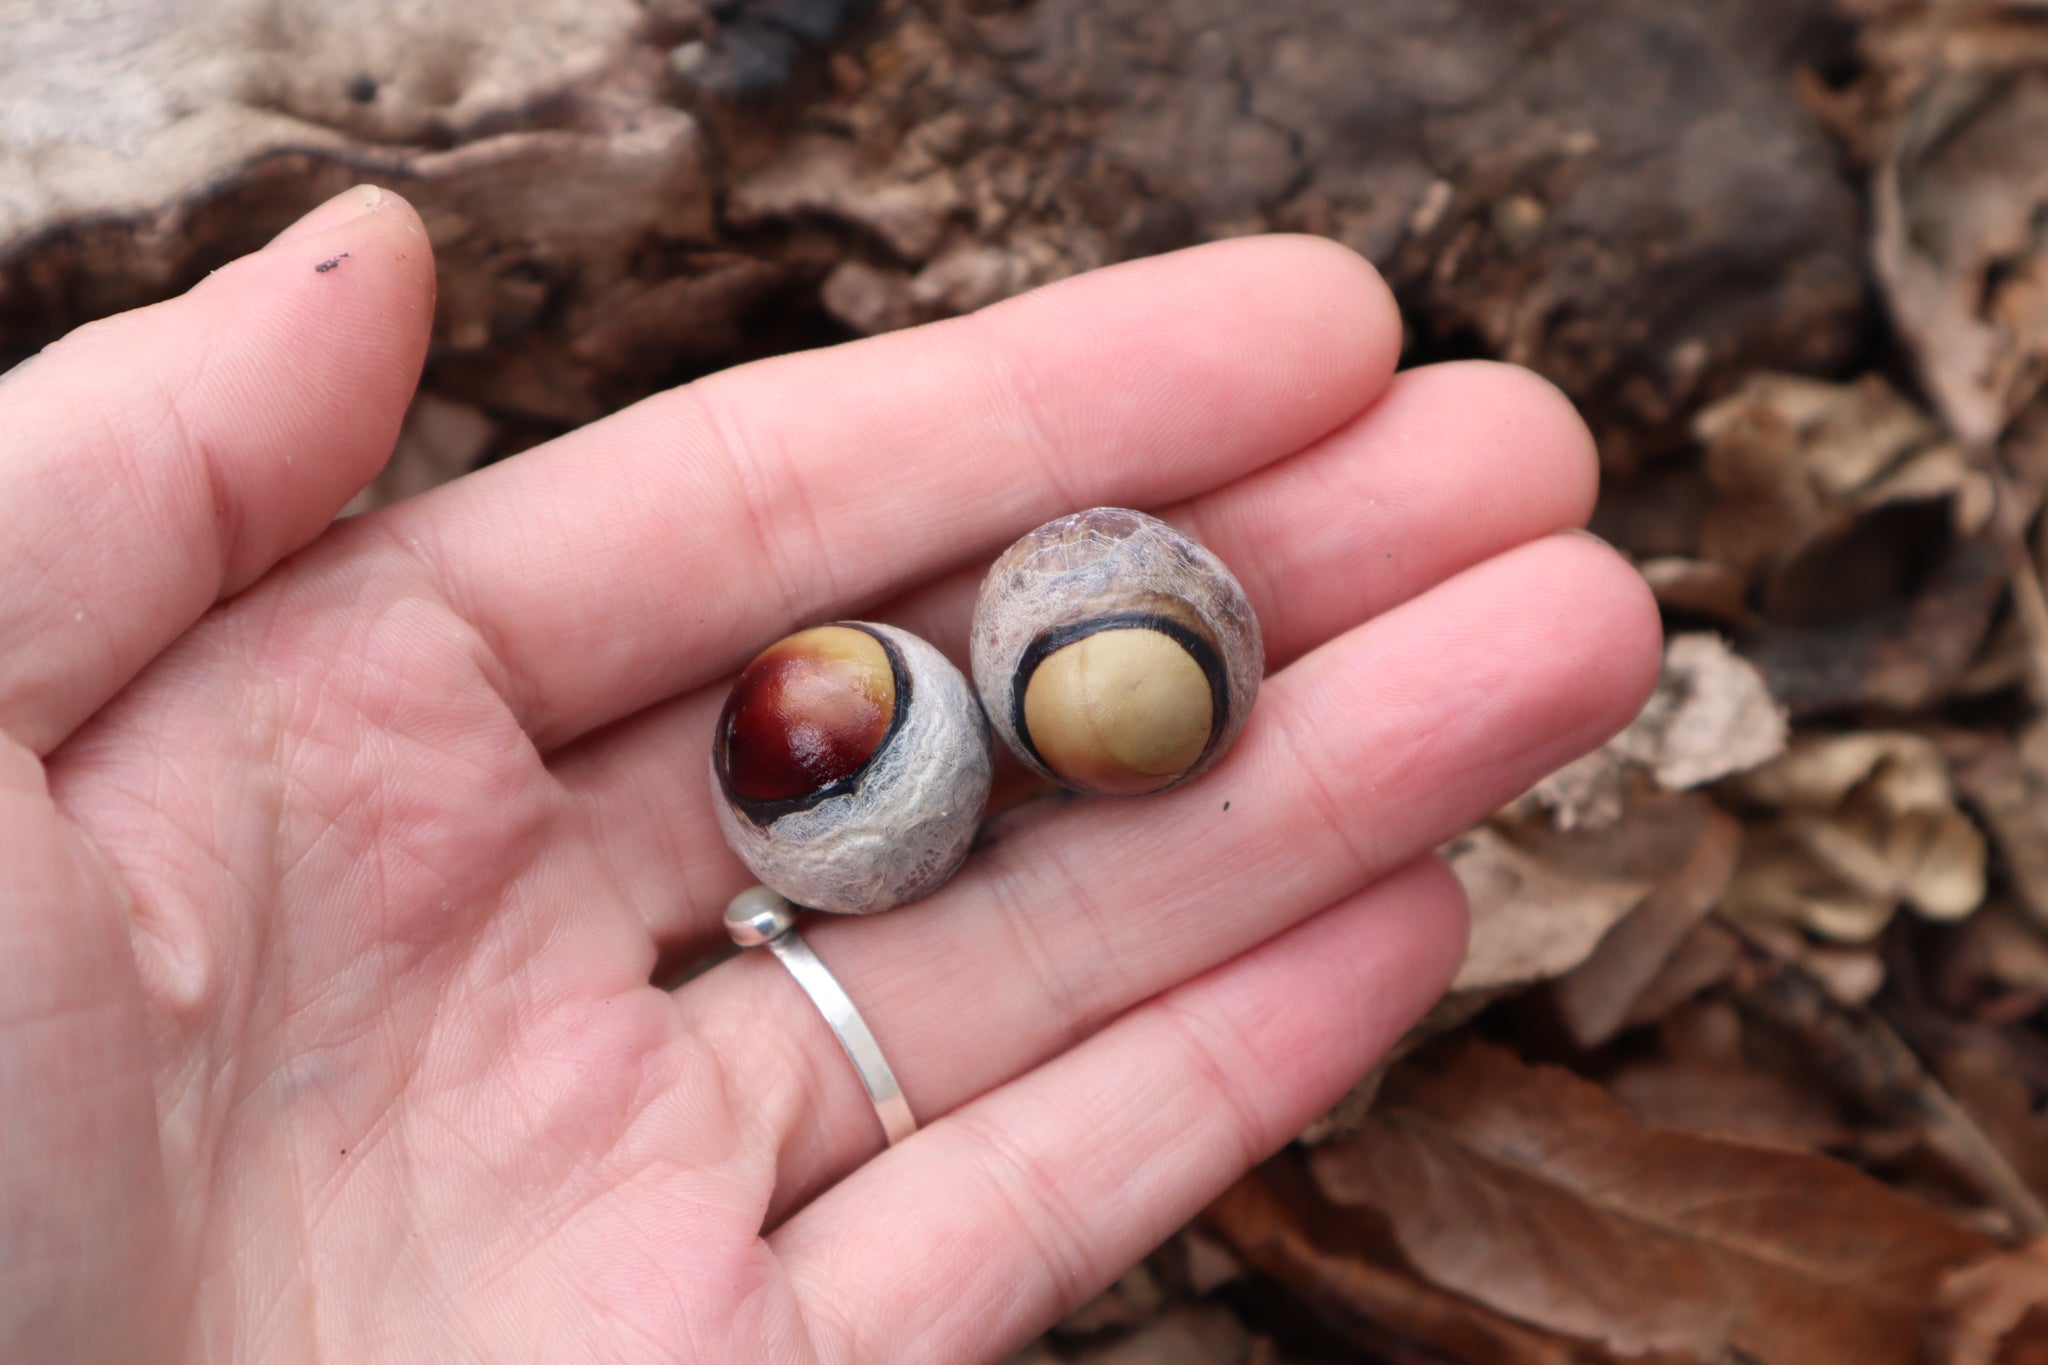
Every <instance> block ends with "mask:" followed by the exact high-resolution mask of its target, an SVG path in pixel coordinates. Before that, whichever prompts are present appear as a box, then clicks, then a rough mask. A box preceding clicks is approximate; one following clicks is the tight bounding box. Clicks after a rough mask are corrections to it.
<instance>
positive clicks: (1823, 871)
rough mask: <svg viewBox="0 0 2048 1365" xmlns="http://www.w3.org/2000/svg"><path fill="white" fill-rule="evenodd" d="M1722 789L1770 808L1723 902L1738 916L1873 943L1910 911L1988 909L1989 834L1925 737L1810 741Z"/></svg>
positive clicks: (1939, 914) (1952, 913)
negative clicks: (1966, 810)
mask: <svg viewBox="0 0 2048 1365" xmlns="http://www.w3.org/2000/svg"><path fill="white" fill-rule="evenodd" d="M1724 790H1725V791H1726V792H1727V793H1728V794H1729V795H1731V796H1732V797H1734V798H1735V799H1737V800H1739V801H1743V802H1746V803H1748V804H1750V805H1752V806H1755V807H1760V808H1762V812H1763V817H1762V818H1761V819H1760V820H1758V821H1757V822H1756V823H1754V824H1753V825H1752V826H1751V828H1750V837H1749V839H1748V840H1747V841H1746V842H1745V844H1744V846H1743V856H1742V861H1741V863H1740V865H1739V866H1738V867H1737V869H1736V873H1735V877H1734V879H1733V881H1732V882H1731V883H1730V885H1729V887H1728V892H1727V895H1726V896H1725V898H1724V900H1723V903H1722V910H1723V913H1725V914H1728V915H1730V916H1732V917H1734V918H1736V919H1738V920H1741V921H1744V922H1747V923H1753V924H1757V925H1768V924H1773V923H1778V924H1784V923H1792V924H1798V925H1800V926H1802V927H1804V928H1806V929H1808V930H1810V931H1812V932H1813V933H1815V934H1818V935H1820V936H1821V937H1823V938H1826V939H1831V940H1834V941H1836V942H1842V943H1866V942H1869V941H1870V940H1871V939H1873V938H1875V937H1876V936H1877V935H1878V933H1879V932H1881V931H1882V930H1883V929H1884V927H1885V925H1886V924H1888V923H1890V921H1891V917H1892V915H1893V913H1894V912H1895V911H1896V910H1897V909H1898V908H1899V907H1900V906H1901V905H1905V906H1909V907H1911V908H1912V909H1914V910H1915V911H1917V912H1919V913H1920V914H1921V915H1924V916H1926V917H1927V918H1930V919H1958V918H1960V917H1962V916H1964V915H1967V914H1969V913H1970V912H1971V911H1972V910H1974V909H1976V908H1977V906H1979V905H1980V904H1982V903H1983V900H1984V892H1985V847H1984V838H1983V835H1982V834H1981V833H1979V832H1978V830H1977V827H1976V826H1975V825H1974V824H1973V823H1971V821H1970V819H1969V817H1968V816H1966V815H1964V814H1963V813H1962V812H1961V811H1959V810H1958V809H1956V806H1955V795H1954V791H1953V788H1952V787H1951V785H1950V782H1949V777H1948V770H1947V764H1946V760H1945V759H1944V758H1943V757H1942V754H1941V751H1940V749H1939V748H1938V747H1937V746H1936V745H1935V744H1934V742H1933V741H1932V740H1930V739H1928V738H1926V737H1925V736H1922V735H1914V734H1907V733H1903V732H1886V731H1858V732H1852V733H1849V734H1843V735H1807V736H1802V737H1801V738H1799V739H1798V740H1797V741H1795V743H1794V744H1793V746H1792V747H1791V749H1789V750H1788V751H1787V752H1786V753H1785V754H1784V756H1783V757H1781V758H1779V759H1777V760H1775V761H1773V762H1771V763H1769V764H1767V765H1765V766H1764V767H1762V768H1759V769H1757V770H1755V771H1753V772H1750V773H1746V774H1744V775H1742V776H1741V777H1738V778H1735V779H1732V780H1731V782H1730V783H1729V785H1728V786H1727V787H1726V788H1725V789H1724Z"/></svg>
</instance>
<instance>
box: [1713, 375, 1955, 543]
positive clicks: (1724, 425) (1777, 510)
mask: <svg viewBox="0 0 2048 1365" xmlns="http://www.w3.org/2000/svg"><path fill="white" fill-rule="evenodd" d="M1693 432H1694V434H1695V435H1696V436H1697V437H1698V439H1699V440H1700V442H1701V443H1702V445H1703V446H1704V447H1705V457H1706V471H1707V476H1708V478H1709V479H1710V480H1712V482H1713V484H1714V487H1715V488H1716V489H1717V490H1718V491H1719V493H1720V497H1719V498H1717V499H1716V500H1715V502H1714V505H1713V506H1712V507H1710V508H1709V509H1708V511H1707V520H1706V524H1705V525H1704V527H1703V528H1702V531H1701V542H1702V547H1703V549H1704V551H1705V554H1706V557H1707V558H1708V559H1711V560H1714V561H1717V562H1719V563H1722V564H1725V565H1727V566H1728V567H1729V568H1731V569H1733V570H1735V571H1736V572H1737V573H1740V574H1742V575H1744V576H1745V577H1755V576H1758V575H1763V574H1766V573H1767V572H1769V571H1772V570H1775V569H1778V568H1781V567H1782V566H1784V565H1786V564H1788V563H1790V562H1792V561H1794V560H1795V559H1797V558H1798V557H1799V556H1800V555H1802V554H1803V553H1805V552H1806V551H1807V550H1808V549H1809V548H1810V547H1811V546H1812V545H1813V544H1814V543H1815V542H1817V541H1819V540H1821V539H1823V538H1824V537H1828V536H1832V535H1836V534H1839V533H1840V532H1841V531H1842V530H1843V529H1844V528H1845V527H1846V526H1847V525H1848V524H1849V523H1850V522H1851V521H1853V520H1854V519H1855V518H1856V517H1857V516H1859V515H1861V514H1862V513H1864V512H1867V511H1868V510H1870V509H1871V508H1873V507H1876V506H1880V505H1882V504H1883V503H1885V502H1889V501H1895V500H1898V499H1899V498H1901V497H1906V498H1908V499H1910V500H1915V501H1921V500H1927V499H1932V498H1937V497H1942V496H1945V495H1947V494H1949V493H1952V492H1954V491H1955V490H1956V488H1957V487H1959V486H1960V485H1961V483H1962V482H1963V481H1964V479H1965V478H1966V476H1967V468H1966V466H1965V464H1964V463H1963V461H1962V459H1961V455H1960V451H1959V449H1958V448H1957V447H1955V446H1954V445H1952V444H1951V443H1949V442H1947V441H1946V440H1945V438H1944V436H1943V433H1942V430H1941V428H1940V427H1939V426H1937V425H1936V424H1935V423H1934V421H1933V420H1932V419H1931V418H1929V417H1928V416H1927V415H1926V414H1925V413H1923V412H1921V411H1920V410H1919V409H1918V408H1916V407H1914V406H1913V405H1912V404H1911V403H1909V402H1907V401H1906V400H1905V399H1904V398H1902V397H1900V396H1899V394H1898V393H1897V392H1896V391H1894V390H1893V389H1892V388H1891V387H1890V386H1889V385H1887V384H1886V383H1885V382H1884V381H1883V380H1882V379H1880V378H1878V377H1877V376H1875V375H1867V376H1865V377H1864V378H1862V379H1860V380H1858V381H1856V382H1855V383H1852V384H1831V383H1827V382H1824V381H1822V380H1817V379H1807V378H1803V377H1801V376H1798V375H1786V374H1757V375H1753V376H1751V377H1750V378H1749V379H1748V380H1746V381H1745V382H1744V383H1743V384H1742V385H1741V387H1739V388H1738V389H1736V390H1735V392H1733V393H1731V394H1730V395H1728V396H1727V397H1726V398H1723V399H1721V400H1720V401H1719V402H1717V403H1714V404H1712V405H1711V406H1709V407H1707V408H1705V409H1702V410H1701V412H1700V414H1699V415H1698V417H1697V418H1695V419H1694V422H1693ZM1901 478H1904V479H1905V482H1903V483H1901V482H1899V480H1900V479H1901Z"/></svg>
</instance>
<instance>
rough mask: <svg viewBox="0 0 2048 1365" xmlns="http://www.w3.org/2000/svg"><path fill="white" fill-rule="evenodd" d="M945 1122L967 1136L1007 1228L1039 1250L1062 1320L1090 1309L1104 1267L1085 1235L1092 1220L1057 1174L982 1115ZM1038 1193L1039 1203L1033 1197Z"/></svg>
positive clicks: (959, 1116)
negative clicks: (1083, 1308)
mask: <svg viewBox="0 0 2048 1365" xmlns="http://www.w3.org/2000/svg"><path fill="white" fill-rule="evenodd" d="M946 1121H947V1122H948V1123H949V1124H951V1125H953V1126H954V1127H955V1128H956V1129H959V1130H963V1131H964V1132H965V1133H966V1135H967V1137H968V1139H969V1141H970V1146H969V1148H968V1150H969V1151H970V1153H971V1154H972V1156H973V1160H974V1166H975V1169H976V1171H977V1173H978V1174H979V1177H980V1182H979V1183H980V1186H981V1188H982V1189H983V1190H984V1191H985V1192H986V1193H988V1194H990V1195H992V1196H993V1197H994V1198H995V1200H996V1202H997V1203H998V1204H999V1205H1000V1207H1001V1208H1002V1209H1003V1210H1004V1222H1005V1224H1006V1225H1007V1226H1008V1227H1009V1228H1010V1229H1011V1230H1012V1231H1013V1233H1014V1234H1015V1235H1016V1236H1017V1237H1018V1238H1019V1239H1020V1240H1022V1241H1023V1242H1024V1243H1025V1244H1026V1245H1028V1246H1031V1247H1035V1248H1036V1249H1037V1252H1038V1255H1037V1256H1036V1257H1035V1258H1034V1259H1035V1260H1036V1261H1037V1263H1038V1264H1039V1265H1040V1266H1041V1267H1043V1269H1044V1272H1045V1278H1046V1281H1047V1283H1048V1284H1050V1285H1051V1286H1052V1301H1053V1302H1054V1304H1056V1305H1057V1311H1058V1312H1059V1314H1060V1315H1061V1316H1065V1315H1066V1314H1067V1313H1070V1312H1072V1311H1073V1310H1074V1309H1076V1308H1079V1307H1080V1306H1081V1305H1082V1304H1084V1303H1086V1302H1087V1301H1088V1300H1089V1299H1090V1298H1092V1297H1093V1296H1094V1286H1095V1285H1096V1284H1097V1283H1098V1282H1101V1281H1102V1280H1103V1279H1104V1275H1103V1267H1101V1266H1099V1265H1097V1264H1096V1261H1095V1258H1094V1256H1092V1255H1091V1254H1090V1252H1089V1251H1088V1247H1087V1237H1086V1236H1085V1234H1083V1233H1081V1232H1080V1229H1083V1228H1086V1227H1087V1226H1088V1219H1087V1218H1085V1217H1084V1216H1082V1214H1081V1213H1080V1211H1079V1210H1078V1209H1075V1208H1074V1207H1072V1206H1071V1205H1069V1204H1067V1203H1066V1202H1065V1200H1064V1198H1063V1196H1062V1195H1061V1194H1060V1190H1061V1189H1062V1188H1063V1186H1062V1182H1061V1181H1060V1180H1059V1179H1058V1172H1056V1171H1052V1170H1048V1169H1046V1167H1045V1165H1044V1161H1043V1159H1042V1158H1041V1157H1040V1156H1038V1155H1036V1154H1034V1153H1032V1152H1031V1151H1030V1150H1028V1149H1027V1148H1025V1147H1024V1146H1023V1145H1021V1144H1020V1143H1018V1142H1017V1141H1016V1140H1015V1139H1014V1138H1013V1137H1012V1136H1011V1135H1010V1130H1009V1128H1008V1127H1006V1126H1005V1125H1003V1124H999V1123H995V1122H991V1121H989V1120H987V1119H985V1118H984V1117H983V1116H982V1114H981V1112H980V1111H979V1110H967V1111H963V1112H961V1113H958V1114H954V1115H950V1116H949V1117H948V1119H947V1120H946ZM1033 1190H1035V1191H1037V1195H1036V1197H1034V1196H1033V1195H1032V1194H1031V1193H1029V1192H1030V1191H1033ZM1034 1214H1035V1215H1036V1216H1034ZM1048 1234H1050V1235H1048Z"/></svg>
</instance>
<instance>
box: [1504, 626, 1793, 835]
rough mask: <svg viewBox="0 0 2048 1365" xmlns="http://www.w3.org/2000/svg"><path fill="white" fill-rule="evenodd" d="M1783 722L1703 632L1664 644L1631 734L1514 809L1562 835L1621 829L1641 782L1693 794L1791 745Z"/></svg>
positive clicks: (1758, 685) (1758, 686)
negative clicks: (1654, 685) (1582, 830)
mask: <svg viewBox="0 0 2048 1365" xmlns="http://www.w3.org/2000/svg"><path fill="white" fill-rule="evenodd" d="M1785 734H1786V729H1785V717H1784V714H1783V712H1782V711H1781V710H1780V709H1779V708H1778V705H1777V703H1776V702H1774V701H1772V700H1771V694H1770V689H1769V688H1768V687H1766V686H1765V684H1764V680H1763V675H1762V674H1761V673H1759V672H1757V670H1756V667H1755V666H1754V665H1753V664H1751V663H1749V662H1748V661H1747V660H1745V659H1743V658H1742V657H1741V656H1740V655H1738V654H1736V653H1735V651H1734V650H1732V649H1730V648H1729V647H1728V645H1727V643H1726V642H1725V641H1723V640H1722V639H1721V638H1720V637H1719V636H1717V635H1713V634H1710V633H1705V632H1694V633H1689V634H1684V635H1674V636H1673V637H1671V639H1670V640H1669V641H1668V642H1666V644H1665V646H1664V667H1663V670H1662V672H1661V674H1660V675H1659V677H1658V679H1657V690H1656V691H1655V692H1654V693H1652V694H1651V696H1650V700H1649V701H1648V702H1646V703H1645V704H1644V706H1643V709H1642V711H1641V712H1640V713H1639V714H1638V715H1637V716H1636V718H1635V719H1634V720H1633V721H1631V722H1630V723H1629V725H1628V727H1627V728H1626V729H1624V730H1623V731H1622V732H1621V733H1620V734H1618V735H1616V736H1615V737H1614V738H1613V739H1611V740H1609V741H1608V742H1607V743H1605V744H1603V745H1601V746H1600V747H1599V748H1598V749H1595V750H1594V751H1593V752H1592V753H1589V754H1586V755H1585V756H1583V757H1581V758H1579V759H1578V760H1576V761H1575V762H1572V763H1568V764H1566V765H1565V766H1564V767H1562V768H1560V769H1558V770H1557V771H1556V772H1554V773H1552V774H1550V775H1549V776H1548V777H1546V778H1544V779H1543V780H1542V781H1541V782H1538V783H1537V784H1536V785H1535V786H1534V787H1531V788H1530V789H1529V790H1528V792H1527V793H1525V794H1524V795H1523V796H1522V797H1520V798H1519V799H1518V800H1516V801H1515V802H1514V803H1513V804H1512V805H1511V806H1509V807H1508V811H1507V814H1508V815H1509V816H1510V817H1511V818H1513V819H1516V820H1521V821H1525V822H1537V821H1542V822H1546V823H1548V824H1550V825H1553V826H1555V827H1556V828H1558V829H1560V830H1571V829H1577V828H1580V827H1587V828H1601V827H1605V826H1609V825H1614V824H1617V823H1619V822H1620V821H1621V820H1622V819H1623V818H1624V817H1625V816H1626V815H1627V814H1628V811H1629V804H1630V801H1631V798H1632V795H1633V793H1634V791H1635V789H1636V788H1637V787H1638V786H1640V785H1641V779H1642V778H1643V777H1647V778H1648V780H1649V782H1650V783H1651V784H1652V785H1654V786H1655V787H1657V788H1659V789H1661V790H1663V791H1667V792H1675V791H1688V790H1690V789H1692V788H1694V787H1700V786H1704V785H1705V784H1707V783H1709V782H1713V781H1716V780H1718V779H1720V778H1723V777H1726V776H1728V775H1729V774H1730V773H1738V772H1744V771H1746V770H1748V769H1750V768H1754V767H1756V766H1757V765H1758V764H1760V763H1764V762H1767V761H1769V760H1770V759H1772V758H1774V757H1776V756H1777V755H1778V754H1779V753H1781V752H1783V751H1784V748H1785Z"/></svg>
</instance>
